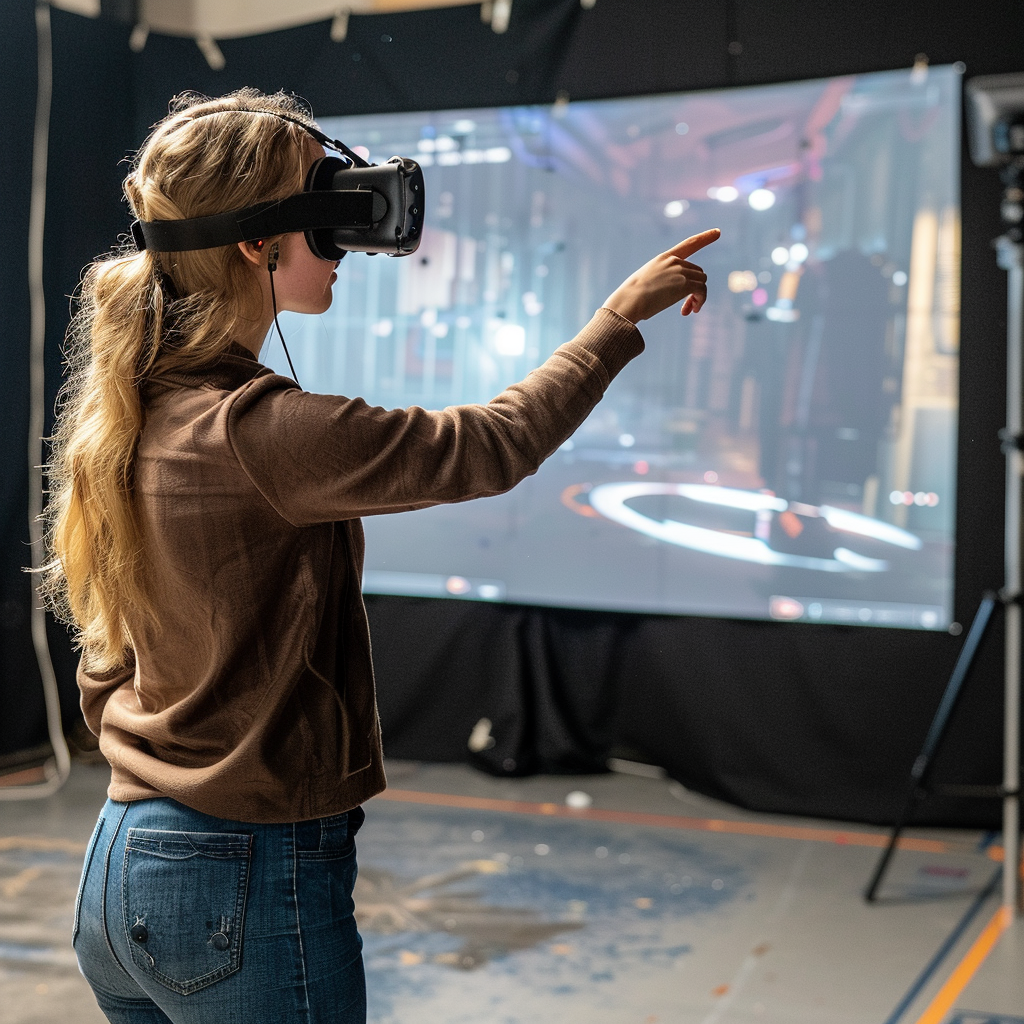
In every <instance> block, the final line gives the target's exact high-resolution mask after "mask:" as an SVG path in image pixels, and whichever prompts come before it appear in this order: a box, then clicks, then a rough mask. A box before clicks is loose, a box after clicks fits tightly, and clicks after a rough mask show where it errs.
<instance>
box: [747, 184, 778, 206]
mask: <svg viewBox="0 0 1024 1024" xmlns="http://www.w3.org/2000/svg"><path fill="white" fill-rule="evenodd" d="M747 202H748V203H749V204H750V208H751V209H752V210H758V211H760V210H770V209H771V208H772V207H773V206H774V205H775V193H774V192H773V191H772V190H771V189H769V188H755V189H754V191H753V192H751V193H750V195H749V196H747Z"/></svg>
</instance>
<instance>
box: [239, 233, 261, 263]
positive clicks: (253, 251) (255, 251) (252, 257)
mask: <svg viewBox="0 0 1024 1024" xmlns="http://www.w3.org/2000/svg"><path fill="white" fill-rule="evenodd" d="M238 250H239V252H241V254H242V255H243V256H244V257H245V258H246V259H247V260H248V261H249V262H250V263H253V264H255V265H256V266H257V267H258V266H259V265H260V260H261V258H262V255H263V239H262V238H259V239H257V240H256V241H255V242H239V243H238Z"/></svg>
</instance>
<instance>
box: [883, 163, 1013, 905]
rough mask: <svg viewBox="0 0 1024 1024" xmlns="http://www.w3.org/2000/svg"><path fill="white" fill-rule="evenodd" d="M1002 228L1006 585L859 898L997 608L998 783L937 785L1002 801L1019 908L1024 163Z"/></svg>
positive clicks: (1006, 852) (908, 806)
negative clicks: (1001, 662)
mask: <svg viewBox="0 0 1024 1024" xmlns="http://www.w3.org/2000/svg"><path fill="white" fill-rule="evenodd" d="M1002 179H1003V185H1004V189H1003V203H1002V214H1003V223H1004V225H1005V226H1006V228H1007V231H1006V234H1004V235H1002V236H1001V237H1000V238H998V239H996V250H997V253H998V264H999V266H1000V267H1001V268H1002V269H1003V270H1006V271H1007V289H1008V290H1007V313H1008V315H1007V324H1006V328H1007V330H1006V341H1007V344H1006V427H1005V429H1003V430H1001V431H1000V432H999V436H1000V439H1001V441H1002V450H1003V452H1004V453H1005V455H1006V505H1005V508H1006V520H1005V522H1006V525H1005V531H1004V549H1003V550H1004V560H1005V573H1006V584H1005V586H1004V588H1003V591H1002V592H1001V594H1000V595H998V596H997V595H995V594H992V593H988V594H986V595H985V597H984V599H983V600H982V602H981V606H980V607H979V609H978V612H977V614H976V615H975V616H974V621H973V622H972V623H971V628H970V630H969V632H968V634H967V639H966V640H965V641H964V646H963V648H962V649H961V651H960V656H959V658H958V659H957V662H956V666H955V667H954V669H953V674H952V676H951V677H950V680H949V683H948V684H947V686H946V692H945V693H944V694H943V697H942V701H941V702H940V704H939V709H938V711H937V712H936V714H935V718H934V719H933V721H932V725H931V728H930V729H929V731H928V736H927V739H926V740H925V744H924V748H923V749H922V751H921V753H920V754H919V755H918V757H917V760H916V761H915V762H914V767H913V768H912V769H911V773H910V792H909V795H908V797H907V800H906V802H905V804H904V807H903V811H902V812H901V814H900V816H899V818H898V819H897V822H896V825H895V826H894V827H893V831H892V834H891V836H890V839H889V845H888V846H887V847H886V849H885V850H884V851H883V853H882V856H881V859H880V860H879V862H878V866H877V867H876V868H875V872H874V874H873V875H872V878H871V881H870V883H869V884H868V888H867V890H866V891H865V894H864V898H865V899H866V900H867V901H868V902H869V903H870V902H873V901H874V899H875V895H876V893H877V891H878V886H879V884H880V883H881V881H882V876H883V875H884V873H885V870H886V868H887V867H888V864H889V861H890V859H891V857H892V854H893V851H894V850H895V848H896V843H897V841H898V839H899V836H900V833H901V832H902V831H903V828H904V827H905V826H906V823H907V821H908V820H909V818H910V815H911V813H912V812H913V810H914V808H915V807H916V806H917V804H918V803H919V802H920V800H921V799H922V798H923V797H924V796H925V795H926V793H927V789H926V787H927V782H928V774H929V771H930V767H931V761H932V757H933V755H934V754H935V751H936V749H937V747H938V745H939V743H940V742H941V740H942V737H943V734H944V733H945V729H946V725H947V724H948V721H949V717H950V715H951V714H952V712H953V709H954V707H955V706H956V703H957V700H958V699H959V696H960V692H961V688H962V686H963V683H964V680H965V679H966V677H967V672H968V670H969V669H970V666H971V662H972V661H973V659H974V655H975V654H976V652H977V649H978V645H979V644H980V643H981V640H982V637H983V636H984V634H985V630H986V629H987V627H988V625H989V622H990V621H991V618H992V614H993V612H994V611H995V609H996V607H997V606H998V605H997V602H1000V603H1001V604H1002V607H1003V608H1004V609H1005V612H1004V614H1005V621H1006V631H1005V640H1004V645H1005V675H1004V689H1005V705H1004V725H1003V782H1002V785H1001V786H942V787H936V789H938V790H939V791H940V792H943V793H945V794H947V795H950V796H966V797H1001V798H1002V801H1003V906H1004V907H1006V908H1008V909H1009V910H1011V911H1012V912H1014V913H1016V912H1017V911H1018V910H1019V908H1020V711H1021V705H1020V658H1021V481H1022V478H1024V452H1022V448H1024V421H1022V387H1024V367H1022V354H1021V350H1022V343H1024V244H1022V235H1024V232H1022V230H1021V225H1022V223H1024V158H1021V159H1018V160H1016V161H1014V162H1013V163H1010V164H1008V165H1007V166H1005V167H1004V168H1003V171H1002Z"/></svg>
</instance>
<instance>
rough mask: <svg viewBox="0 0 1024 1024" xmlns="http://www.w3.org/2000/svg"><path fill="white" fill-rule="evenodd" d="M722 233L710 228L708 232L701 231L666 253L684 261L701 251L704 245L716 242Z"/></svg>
mask: <svg viewBox="0 0 1024 1024" xmlns="http://www.w3.org/2000/svg"><path fill="white" fill-rule="evenodd" d="M721 234H722V232H721V231H719V230H718V228H711V229H710V230H708V231H701V232H700V234H697V235H690V237H689V238H684V239H683V240H682V241H681V242H680V243H679V244H678V245H674V246H673V247H672V248H671V249H669V250H668V251H669V252H670V253H671V254H672V255H673V256H681V257H682V258H683V259H684V260H685V259H686V258H687V257H688V256H692V255H693V254H694V253H695V252H697V251H698V250H699V249H703V248H704V246H705V245H710V244H711V243H712V242H715V241H717V240H718V238H719V237H720V236H721Z"/></svg>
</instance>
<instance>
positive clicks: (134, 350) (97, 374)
mask: <svg viewBox="0 0 1024 1024" xmlns="http://www.w3.org/2000/svg"><path fill="white" fill-rule="evenodd" d="M163 318H164V295H163V289H162V287H161V283H160V277H159V273H158V271H157V268H156V267H155V266H154V258H153V256H152V255H151V254H149V253H145V252H143V253H135V254H132V255H125V256H120V257H115V258H114V259H111V260H106V261H102V262H97V263H94V264H93V265H92V267H90V269H89V271H88V272H87V274H86V278H85V281H84V282H83V285H82V294H81V305H80V309H79V312H78V314H77V316H76V318H75V320H74V321H73V323H72V330H71V334H70V335H69V341H70V345H69V353H68V356H69V364H70V369H71V373H70V376H69V378H68V381H67V383H66V384H65V387H64V390H63V392H62V396H61V407H60V412H59V416H58V421H57V427H56V430H55V432H54V436H53V458H52V463H51V466H50V492H51V493H50V504H49V508H48V511H47V518H48V519H49V522H50V531H49V542H50V548H51V550H52V552H53V553H54V554H55V555H57V558H55V559H51V561H50V562H49V563H48V564H47V565H45V566H44V567H43V570H42V571H43V583H42V591H43V593H44V595H45V596H46V597H47V598H48V599H49V601H50V604H51V605H52V606H53V607H54V609H55V610H56V611H57V613H58V615H59V616H60V617H61V618H63V619H65V620H66V621H69V622H73V623H75V624H76V626H77V631H78V636H77V639H78V642H79V643H80V644H81V646H82V647H83V649H84V650H85V651H87V652H88V653H89V654H91V655H92V656H93V660H94V661H95V662H96V665H97V667H102V668H108V667H112V666H114V665H117V664H119V663H120V662H121V661H123V659H124V654H125V652H126V651H127V649H128V648H129V647H130V645H131V637H130V633H129V629H128V623H129V622H130V621H138V620H139V619H140V617H141V618H149V617H151V615H152V612H151V609H150V606H149V602H148V601H147V599H146V596H145V593H144V591H143V590H142V588H141V586H140V585H139V576H140V569H141V562H142V551H143V539H142V534H141V529H140V525H139V522H138V517H137V515H136V510H135V504H134V502H133V501H132V493H133V487H134V468H135V451H136V448H137V446H138V442H139V435H140V434H141V432H142V424H143V408H142V399H141V396H140V393H139V382H140V380H141V379H142V378H143V377H144V376H145V375H146V373H147V372H148V371H149V370H150V369H151V368H152V365H153V362H154V360H155V358H156V351H157V344H158V339H159V338H160V337H161V335H162V333H163ZM68 570H70V571H68Z"/></svg>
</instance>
